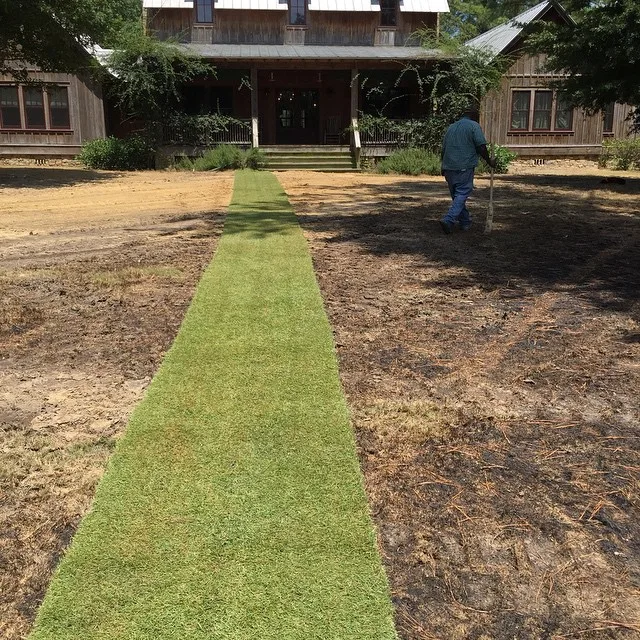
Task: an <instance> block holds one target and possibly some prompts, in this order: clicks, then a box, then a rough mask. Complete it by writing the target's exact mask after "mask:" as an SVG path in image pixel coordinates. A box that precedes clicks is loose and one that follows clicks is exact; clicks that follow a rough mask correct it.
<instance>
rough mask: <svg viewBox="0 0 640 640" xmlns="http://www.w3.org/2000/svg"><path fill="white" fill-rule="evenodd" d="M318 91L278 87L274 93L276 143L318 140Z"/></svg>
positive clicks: (309, 142)
mask: <svg viewBox="0 0 640 640" xmlns="http://www.w3.org/2000/svg"><path fill="white" fill-rule="evenodd" d="M319 100H320V96H319V92H318V91H317V90H314V89H280V90H278V92H277V94H276V144H318V143H319V142H320V118H319V112H320V109H319Z"/></svg>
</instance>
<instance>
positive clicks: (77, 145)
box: [0, 68, 106, 158]
mask: <svg viewBox="0 0 640 640" xmlns="http://www.w3.org/2000/svg"><path fill="white" fill-rule="evenodd" d="M28 71H29V78H30V79H31V80H34V81H37V83H34V84H20V83H18V82H16V80H15V78H13V77H11V76H8V75H6V76H3V75H0V158H2V157H35V158H38V157H61V158H72V157H74V156H76V155H77V154H78V153H79V152H80V149H81V147H82V145H83V144H84V143H85V142H87V141H88V140H93V139H95V138H104V137H105V133H106V127H105V108H104V102H103V97H102V89H101V87H100V85H99V84H97V83H96V82H95V81H94V80H92V79H91V78H90V77H89V76H88V75H87V76H85V77H81V76H77V75H70V74H66V73H45V72H42V71H40V70H38V69H37V68H32V69H28Z"/></svg>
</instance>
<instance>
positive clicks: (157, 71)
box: [107, 27, 213, 122]
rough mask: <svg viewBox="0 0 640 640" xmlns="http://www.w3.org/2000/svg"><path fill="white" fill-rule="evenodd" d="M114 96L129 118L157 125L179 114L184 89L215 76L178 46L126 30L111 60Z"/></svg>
mask: <svg viewBox="0 0 640 640" xmlns="http://www.w3.org/2000/svg"><path fill="white" fill-rule="evenodd" d="M107 64H108V67H109V71H110V72H111V74H112V75H113V78H114V79H113V81H112V83H111V89H110V91H111V94H112V95H113V96H114V98H115V100H116V103H117V105H118V106H119V107H120V109H121V110H122V111H123V113H124V114H126V115H127V116H129V117H132V118H138V119H141V120H144V121H145V122H157V121H159V120H160V119H161V117H162V116H163V115H164V114H167V113H170V112H172V111H173V110H175V107H176V106H177V105H178V104H179V102H180V99H181V95H180V87H181V86H182V85H184V84H185V83H188V82H190V81H192V80H193V79H194V78H196V77H198V76H202V75H207V74H210V73H212V72H213V68H212V67H211V66H210V65H209V64H208V63H206V62H205V61H204V60H203V59H202V58H200V57H198V56H194V55H192V54H189V53H187V52H186V51H185V50H184V49H182V48H181V47H180V45H179V44H177V43H175V42H162V41H160V40H157V39H156V38H154V37H152V36H149V35H146V34H144V33H142V31H141V30H140V29H139V28H138V27H136V28H129V29H126V30H125V31H124V32H123V34H122V36H121V38H120V40H119V43H118V47H117V49H116V50H115V51H114V52H113V53H112V54H111V56H110V57H109V60H108V63H107Z"/></svg>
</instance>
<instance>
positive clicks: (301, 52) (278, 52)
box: [181, 44, 445, 61]
mask: <svg viewBox="0 0 640 640" xmlns="http://www.w3.org/2000/svg"><path fill="white" fill-rule="evenodd" d="M181 46H182V47H183V48H185V49H187V50H188V51H192V52H193V53H196V54H198V55H200V56H202V57H203V58H207V59H213V60H219V59H222V60H249V59H252V60H374V61H394V60H405V61H406V60H433V59H436V58H442V57H444V56H445V54H444V53H443V52H442V51H440V50H438V49H431V50H429V49H423V48H422V47H371V46H367V47H364V46H363V47H359V46H314V45H300V46H298V45H288V44H284V45H281V44H273V45H265V44H183V45H181Z"/></svg>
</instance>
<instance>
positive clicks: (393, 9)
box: [380, 0, 398, 27]
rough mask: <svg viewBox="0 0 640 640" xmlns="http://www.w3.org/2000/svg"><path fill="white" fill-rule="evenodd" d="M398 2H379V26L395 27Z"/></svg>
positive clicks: (383, 0) (382, 0) (396, 0)
mask: <svg viewBox="0 0 640 640" xmlns="http://www.w3.org/2000/svg"><path fill="white" fill-rule="evenodd" d="M397 9H398V0H380V26H381V27H395V26H396V23H397Z"/></svg>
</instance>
